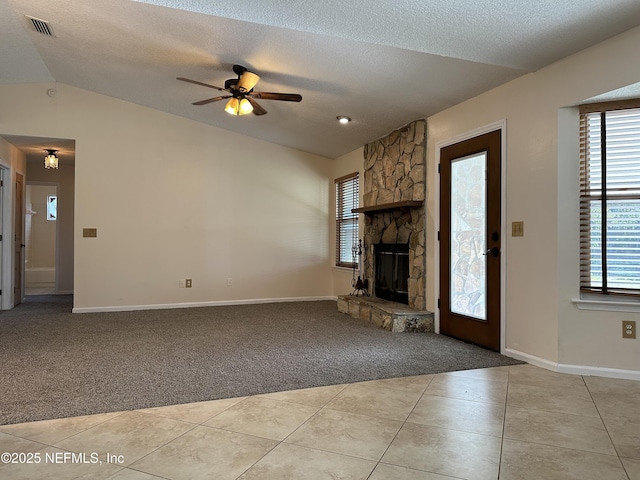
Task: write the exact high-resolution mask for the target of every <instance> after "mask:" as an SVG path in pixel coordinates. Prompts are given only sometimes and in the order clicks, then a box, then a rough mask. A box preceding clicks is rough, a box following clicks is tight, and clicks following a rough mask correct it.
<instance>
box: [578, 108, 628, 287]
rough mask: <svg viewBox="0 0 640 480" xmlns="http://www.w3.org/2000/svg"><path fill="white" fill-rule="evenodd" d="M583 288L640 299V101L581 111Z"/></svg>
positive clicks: (581, 259) (581, 269) (581, 284)
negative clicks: (633, 296) (639, 297)
mask: <svg viewBox="0 0 640 480" xmlns="http://www.w3.org/2000/svg"><path fill="white" fill-rule="evenodd" d="M580 288H581V290H582V291H583V292H591V293H601V294H621V295H624V294H628V295H640V100H637V101H632V102H624V103H621V102H618V103H607V104H594V105H584V106H582V107H581V108H580Z"/></svg>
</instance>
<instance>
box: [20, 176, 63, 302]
mask: <svg viewBox="0 0 640 480" xmlns="http://www.w3.org/2000/svg"><path fill="white" fill-rule="evenodd" d="M57 227H58V187H57V185H41V184H27V187H26V194H25V242H24V243H25V261H24V265H25V270H24V286H25V296H28V295H53V294H55V293H56V291H57V288H56V258H57V236H58V235H57V230H58V229H57Z"/></svg>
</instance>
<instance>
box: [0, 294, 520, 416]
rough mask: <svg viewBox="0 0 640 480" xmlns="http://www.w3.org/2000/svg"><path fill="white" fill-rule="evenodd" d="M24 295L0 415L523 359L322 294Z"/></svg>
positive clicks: (9, 330) (181, 399)
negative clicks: (194, 298) (263, 300)
mask: <svg viewBox="0 0 640 480" xmlns="http://www.w3.org/2000/svg"><path fill="white" fill-rule="evenodd" d="M27 298H28V301H27V302H25V303H24V304H22V305H20V306H18V307H16V308H15V309H13V310H11V311H5V312H1V313H0V365H1V366H2V368H1V369H0V392H1V396H0V424H9V423H20V422H26V421H33V420H42V419H51V418H61V417H70V416H76V415H86V414H92V413H102V412H110V411H119V410H130V409H137V408H146V407H154V406H162V405H171V404H179V403H188V402H196V401H204V400H213V399H219V398H228V397H236V396H244V395H254V394H258V393H266V392H274V391H282V390H293V389H298V388H307V387H316V386H322V385H333V384H340V383H351V382H358V381H364V380H373V379H380V378H391V377H402V376H409V375H421V374H427V373H438V372H444V371H453V370H465V369H472V368H482V367H494V366H500V365H512V364H516V363H521V362H518V361H515V360H513V359H510V358H507V357H505V356H502V355H500V354H498V353H495V352H491V351H488V350H485V349H482V348H479V347H476V346H473V345H468V344H465V343H463V342H459V341H457V340H454V339H451V338H448V337H444V336H440V335H435V334H424V333H391V332H387V331H384V330H381V329H379V328H376V327H374V326H371V325H368V324H365V323H363V322H361V321H358V320H355V319H353V318H351V317H349V316H347V315H344V314H342V313H339V312H338V311H337V308H336V303H335V302H332V301H321V302H300V303H274V304H261V305H242V306H220V307H204V308H192V309H175V310H152V311H141V312H120V313H86V314H72V313H70V312H71V300H72V299H71V297H70V296H62V297H53V296H42V297H27Z"/></svg>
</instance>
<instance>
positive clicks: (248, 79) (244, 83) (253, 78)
mask: <svg viewBox="0 0 640 480" xmlns="http://www.w3.org/2000/svg"><path fill="white" fill-rule="evenodd" d="M258 80H260V77H259V76H258V75H256V74H255V73H253V72H249V71H248V70H247V71H246V72H244V73H243V74H242V75H241V76H240V79H239V80H238V84H237V87H238V90H240V91H241V92H243V93H248V92H250V91H251V90H253V87H255V86H256V84H257V83H258Z"/></svg>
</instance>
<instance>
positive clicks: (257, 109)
mask: <svg viewBox="0 0 640 480" xmlns="http://www.w3.org/2000/svg"><path fill="white" fill-rule="evenodd" d="M244 98H246V99H247V100H249V103H250V104H251V106H252V107H253V114H254V115H264V114H265V113H267V111H266V110H265V109H264V108H262V107H261V106H260V104H259V103H258V102H256V101H255V100H254V99H253V98H251V97H249V96H246V97H244Z"/></svg>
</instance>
